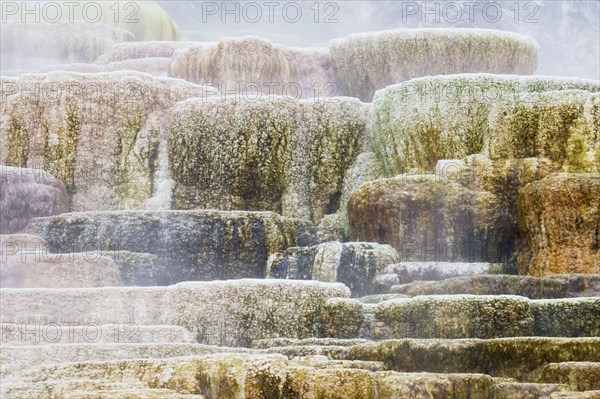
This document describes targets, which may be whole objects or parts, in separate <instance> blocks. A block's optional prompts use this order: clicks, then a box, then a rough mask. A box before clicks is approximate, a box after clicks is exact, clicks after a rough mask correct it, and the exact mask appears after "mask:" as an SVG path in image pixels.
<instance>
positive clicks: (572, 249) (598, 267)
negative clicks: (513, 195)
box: [518, 174, 600, 276]
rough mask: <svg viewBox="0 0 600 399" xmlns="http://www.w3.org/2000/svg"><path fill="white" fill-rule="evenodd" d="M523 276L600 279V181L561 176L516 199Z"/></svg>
mask: <svg viewBox="0 0 600 399" xmlns="http://www.w3.org/2000/svg"><path fill="white" fill-rule="evenodd" d="M519 229H520V233H521V235H522V237H523V240H522V241H521V246H520V249H519V256H518V259H519V268H520V273H521V274H528V275H532V276H545V275H550V274H566V273H588V274H598V273H600V242H599V235H598V234H599V233H598V232H599V231H600V230H599V229H600V175H599V174H559V175H556V176H550V177H547V178H545V179H543V180H539V181H536V182H533V183H530V184H529V185H527V186H526V187H525V188H524V189H523V190H522V191H521V193H520V195H519Z"/></svg>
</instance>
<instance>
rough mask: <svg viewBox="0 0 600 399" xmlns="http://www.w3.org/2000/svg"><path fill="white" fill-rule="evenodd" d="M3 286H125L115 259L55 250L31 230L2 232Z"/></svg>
mask: <svg viewBox="0 0 600 399" xmlns="http://www.w3.org/2000/svg"><path fill="white" fill-rule="evenodd" d="M0 237H1V239H0V258H1V259H0V287H2V288H78V287H102V286H112V287H117V286H121V285H122V283H121V278H120V275H119V268H118V266H117V264H116V263H115V262H114V260H113V259H112V258H110V257H107V256H102V255H98V254H97V253H93V252H90V253H85V252H84V253H80V252H70V253H63V254H53V253H50V252H49V251H48V248H47V247H46V245H45V243H44V241H43V240H41V239H40V238H39V237H36V236H31V235H27V234H10V235H2V236H0Z"/></svg>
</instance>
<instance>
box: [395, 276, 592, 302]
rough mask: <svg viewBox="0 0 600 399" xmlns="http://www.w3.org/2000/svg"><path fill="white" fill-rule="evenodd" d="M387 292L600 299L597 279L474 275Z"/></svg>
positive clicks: (416, 282) (404, 286)
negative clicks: (597, 297) (599, 297)
mask: <svg viewBox="0 0 600 399" xmlns="http://www.w3.org/2000/svg"><path fill="white" fill-rule="evenodd" d="M390 291H391V292H393V293H398V294H403V295H409V296H417V295H457V294H470V295H519V296H524V297H527V298H530V299H546V298H572V297H593V296H599V295H600V275H590V274H587V275H581V274H580V275H572V274H570V275H555V276H548V277H532V276H514V275H506V274H497V275H489V274H488V275H473V276H464V277H455V278H449V279H445V280H441V281H414V282H412V283H407V284H400V285H395V286H393V287H391V289H390Z"/></svg>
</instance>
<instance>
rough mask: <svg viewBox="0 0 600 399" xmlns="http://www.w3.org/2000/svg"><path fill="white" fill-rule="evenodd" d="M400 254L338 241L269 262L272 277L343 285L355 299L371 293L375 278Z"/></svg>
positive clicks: (387, 248) (292, 251)
mask: <svg viewBox="0 0 600 399" xmlns="http://www.w3.org/2000/svg"><path fill="white" fill-rule="evenodd" d="M399 259H400V255H399V254H398V252H396V250H394V249H393V248H392V247H390V246H389V245H380V244H377V243H359V242H349V243H340V242H337V241H333V242H327V243H323V244H320V245H317V246H313V247H304V248H298V247H292V248H288V249H287V250H286V251H285V252H283V253H279V254H275V255H273V256H272V257H271V258H270V259H269V265H268V269H269V272H268V275H269V277H274V278H284V279H301V280H318V281H325V282H335V281H338V282H340V283H344V284H345V285H346V286H347V287H348V288H350V290H351V291H352V293H353V295H355V296H362V295H367V294H371V293H373V291H374V290H375V287H374V285H373V283H374V281H373V280H374V278H375V276H376V274H377V273H378V272H380V271H381V270H383V268H384V267H386V266H387V265H389V264H391V263H394V262H397V261H398V260H399Z"/></svg>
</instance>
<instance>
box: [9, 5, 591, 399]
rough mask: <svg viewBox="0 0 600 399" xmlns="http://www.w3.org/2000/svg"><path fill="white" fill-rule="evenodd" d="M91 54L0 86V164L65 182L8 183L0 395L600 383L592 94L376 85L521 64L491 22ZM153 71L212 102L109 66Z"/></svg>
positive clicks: (458, 390)
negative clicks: (322, 45) (314, 43)
mask: <svg viewBox="0 0 600 399" xmlns="http://www.w3.org/2000/svg"><path fill="white" fill-rule="evenodd" d="M106 4H108V3H106ZM128 4H130V5H129V7H135V6H136V4H137V5H139V4H138V3H137V2H131V3H128ZM119 5H121V4H119ZM115 6H117V5H115ZM139 6H141V5H139ZM155 6H156V4H155V3H149V4H148V7H149V8H145V9H144V10H141V9H140V10H139V11H140V13H141V14H140V15H141V16H146V15H147V13H148V12H149V10H150V11H152V7H155ZM163 16H164V15H162V14H161V13H156V14H155V15H153V16H148V18H147V19H146V18H143V20H142V21H140V24H138V25H137V27H138V28H139V27H146V28H148V29H150V31H151V32H149V33H148V32H137V33H136V36H137V37H138V38H139V37H141V36H139V35H143V36H146V34H154V33H156V32H162V31H163V29H162V27H167V30H170V31H171V32H173V30H172V29H171V28H172V27H173V26H172V25H171V24H169V23H167V24H163V23H162V22H160V21H159V22H156V21H157V20H155V19H154V18H155V17H156V18H158V19H159V20H162V19H163V18H162V17H163ZM153 21H154V22H153ZM157 27H158V28H157ZM144 29H145V28H144ZM92 33H93V32H92ZM154 37H155V38H156V36H154ZM3 41H4V37H3ZM69 43H70V42H67V44H68V45H70V44H69ZM3 45H4V43H3ZM107 47H111V46H107ZM87 50H90V52H95V51H96V50H95V48H90V49H86V51H83V50H82V52H81V54H83V55H86V54H87ZM104 50H105V51H104V55H102V56H101V57H100V58H98V59H97V61H96V63H94V64H89V63H79V64H69V65H67V66H50V67H48V68H49V70H52V69H53V68H65V69H71V70H82V71H87V72H91V73H90V74H86V75H83V74H78V73H67V72H58V73H57V72H54V73H48V74H39V75H23V76H21V77H19V78H14V79H13V78H3V79H2V82H1V83H2V100H3V101H2V104H1V106H0V122H1V124H0V162H2V163H6V164H9V165H12V166H14V167H41V168H44V170H47V171H48V172H49V173H51V174H52V175H53V176H54V177H52V178H49V179H48V181H43V182H40V181H38V180H36V179H33V180H32V179H31V178H30V177H27V178H26V179H20V178H19V179H16V178H14V174H11V173H12V171H14V170H16V169H15V168H13V167H12V166H11V167H10V168H8V167H7V168H5V170H3V171H2V173H4V175H6V174H8V175H9V176H8V177H9V178H6V179H5V178H4V175H2V179H3V180H2V191H0V196H1V200H2V202H0V205H2V215H1V216H2V217H1V219H2V220H1V222H2V228H3V229H4V226H5V225H6V226H8V229H9V230H8V231H14V230H16V229H19V230H20V229H24V231H26V232H28V233H32V234H36V235H27V234H13V235H2V236H0V286H1V288H0V301H1V304H2V311H1V312H0V341H1V342H2V345H1V346H0V378H1V379H2V384H1V386H0V396H2V397H3V398H4V397H6V398H18V399H21V398H38V397H39V398H48V397H53V398H54V397H55V398H69V397H73V398H75V397H76V398H97V397H107V398H128V399H131V398H140V399H142V398H143V399H148V398H198V399H229V398H231V399H245V398H248V399H255V398H264V399H280V398H290V399H291V398H300V397H302V398H309V397H310V398H320V399H406V398H414V399H421V398H423V399H425V398H427V399H447V398H450V397H453V398H454V397H456V398H472V399H507V398H511V399H524V398H528V399H558V398H563V399H564V398H577V399H581V398H593V397H597V396H598V395H597V393H598V391H597V390H598V389H599V388H600V387H599V386H598V381H597V380H598V373H597V371H598V369H599V368H598V365H599V364H600V352H599V348H600V341H599V339H598V337H599V336H600V271H599V270H598V265H599V264H600V259H598V256H597V255H598V253H599V251H598V245H597V244H598V223H597V222H598V220H600V216H599V215H598V209H600V204H599V203H598V198H600V187H599V182H600V176H598V174H597V173H598V171H600V169H598V168H599V167H600V158H599V157H600V141H599V140H600V133H599V131H598V115H599V114H598V96H597V92H598V91H599V89H600V84H599V83H598V82H592V81H580V80H572V79H558V78H545V77H519V76H508V75H490V74H487V75H453V76H437V77H428V78H420V79H414V80H411V81H408V82H404V83H402V84H400V85H395V86H391V87H388V88H383V85H387V84H389V83H399V82H400V81H402V80H405V79H408V78H410V77H412V76H421V75H422V74H425V73H429V74H433V73H455V72H464V71H485V72H498V71H501V72H503V73H504V72H509V73H515V72H517V73H530V72H531V71H532V70H533V68H535V57H536V51H537V50H536V48H535V45H534V44H533V43H532V42H531V41H529V40H527V39H524V38H521V37H517V36H514V35H505V34H503V33H498V32H491V31H472V30H465V31H459V30H450V31H441V30H437V31H413V32H409V31H399V32H398V31H397V32H384V33H375V34H365V35H359V36H356V37H350V38H347V39H343V40H340V41H335V42H334V43H332V50H331V52H332V56H331V57H330V55H329V53H328V51H327V50H322V49H292V48H287V47H284V46H280V45H273V44H271V43H269V42H267V41H265V40H262V39H258V38H234V39H226V40H223V41H222V42H220V43H197V44H192V43H178V42H165V43H161V42H148V43H123V44H119V45H116V46H114V47H112V48H105V49H104ZM69 51H71V50H69ZM73 54H78V53H77V51H75V50H73ZM432 54H435V55H436V57H437V56H438V55H439V57H438V58H435V59H434V61H435V62H433V61H431V59H432V58H428V57H432ZM78 56H79V55H78ZM330 58H332V59H330ZM438 61H439V62H438ZM83 62H88V61H87V59H86V60H85V61H83ZM332 63H333V67H332V65H331V64H332ZM167 66H168V68H169V69H170V70H171V73H172V74H175V75H176V76H180V77H183V78H185V79H189V80H192V81H195V82H200V83H215V81H217V83H219V82H220V83H221V87H220V89H222V92H220V93H219V92H217V91H216V90H215V87H214V86H213V87H205V86H201V85H197V84H194V83H191V82H185V81H183V80H178V79H172V78H153V77H152V76H150V75H147V74H144V73H136V72H133V71H127V72H125V71H122V72H119V73H107V72H104V71H109V70H113V69H119V70H121V69H125V68H127V69H138V70H142V71H147V72H150V73H153V74H159V75H160V74H165V73H166V70H167ZM334 72H337V73H338V76H337V78H339V82H340V83H341V87H342V88H343V89H344V90H348V92H352V93H351V94H353V95H357V96H361V98H370V97H369V96H370V95H372V92H373V91H374V90H375V89H377V88H380V87H381V88H383V89H382V90H380V91H378V92H377V94H376V96H375V103H374V104H373V105H372V107H370V106H369V105H367V104H364V103H361V102H360V100H359V99H356V98H355V99H352V98H347V97H335V98H330V97H331V93H334V91H332V92H331V93H329V92H326V93H323V92H318V93H317V92H315V91H314V90H315V89H323V87H319V85H323V84H324V83H325V88H332V86H331V85H330V86H327V85H328V84H330V83H332V82H333V83H335V81H336V77H335V76H334ZM236 82H239V83H240V84H243V85H244V87H243V89H242V86H240V87H239V88H238V87H237V86H236V87H233V88H232V87H229V86H228V85H231V84H232V83H236ZM265 83H269V84H273V85H272V86H270V87H267V88H273V87H274V88H276V89H277V90H282V91H281V92H280V93H283V94H285V96H267V95H264V93H262V92H263V91H264V87H262V88H261V87H260V85H264V84H265ZM253 84H255V85H253ZM277 84H278V85H279V86H277ZM378 85H382V86H378ZM283 87H287V88H288V89H289V88H290V87H293V88H296V89H298V91H297V92H295V93H289V92H287V93H286V92H285V91H283ZM333 88H334V89H337V87H335V86H334V87H333ZM306 90H310V91H308V92H306ZM300 91H303V93H302V94H299V92H300ZM251 92H254V94H253V95H251ZM307 93H310V94H311V96H313V93H314V96H316V97H327V98H326V100H325V99H323V98H321V99H319V100H317V99H303V100H298V98H299V97H307V95H306V94H307ZM363 96H364V97H363ZM291 97H294V98H291ZM369 107H370V108H371V112H370V114H369V113H368V109H369ZM18 170H21V171H29V170H28V169H18ZM8 172H11V173H8ZM405 172H410V173H405ZM419 172H421V174H418V173H419ZM423 172H424V173H423ZM565 172H566V173H565ZM398 173H401V174H399V175H398ZM44 176H45V175H44ZM394 176H395V177H394ZM11 179H12V180H11ZM377 179H382V180H377ZM5 186H6V187H8V188H6V187H5ZM69 195H70V196H72V202H71V206H70V210H71V211H74V212H75V213H63V212H65V211H67V210H69V206H68V203H69V198H68V196H69ZM5 203H6V204H8V207H7V208H6V209H8V213H10V215H8V214H7V213H5ZM208 208H211V209H208ZM215 208H216V209H218V210H216V209H215ZM54 213H60V214H58V215H53V214H54ZM34 217H35V218H34ZM31 218H33V219H31ZM30 219H31V220H30ZM26 225H27V226H26ZM4 232H5V231H4V230H2V231H0V233H4ZM349 239H353V240H356V241H355V242H347V241H348V240H349ZM358 240H368V241H369V242H360V241H358ZM440 261H443V262H440ZM475 261H480V262H475ZM492 262H493V263H492ZM518 273H520V275H518ZM564 273H571V274H564ZM575 273H581V274H575ZM538 276H540V277H538ZM248 278H255V279H248ZM199 280H209V281H199ZM298 280H304V281H298ZM173 284H175V285H173ZM595 390H596V391H595Z"/></svg>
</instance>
